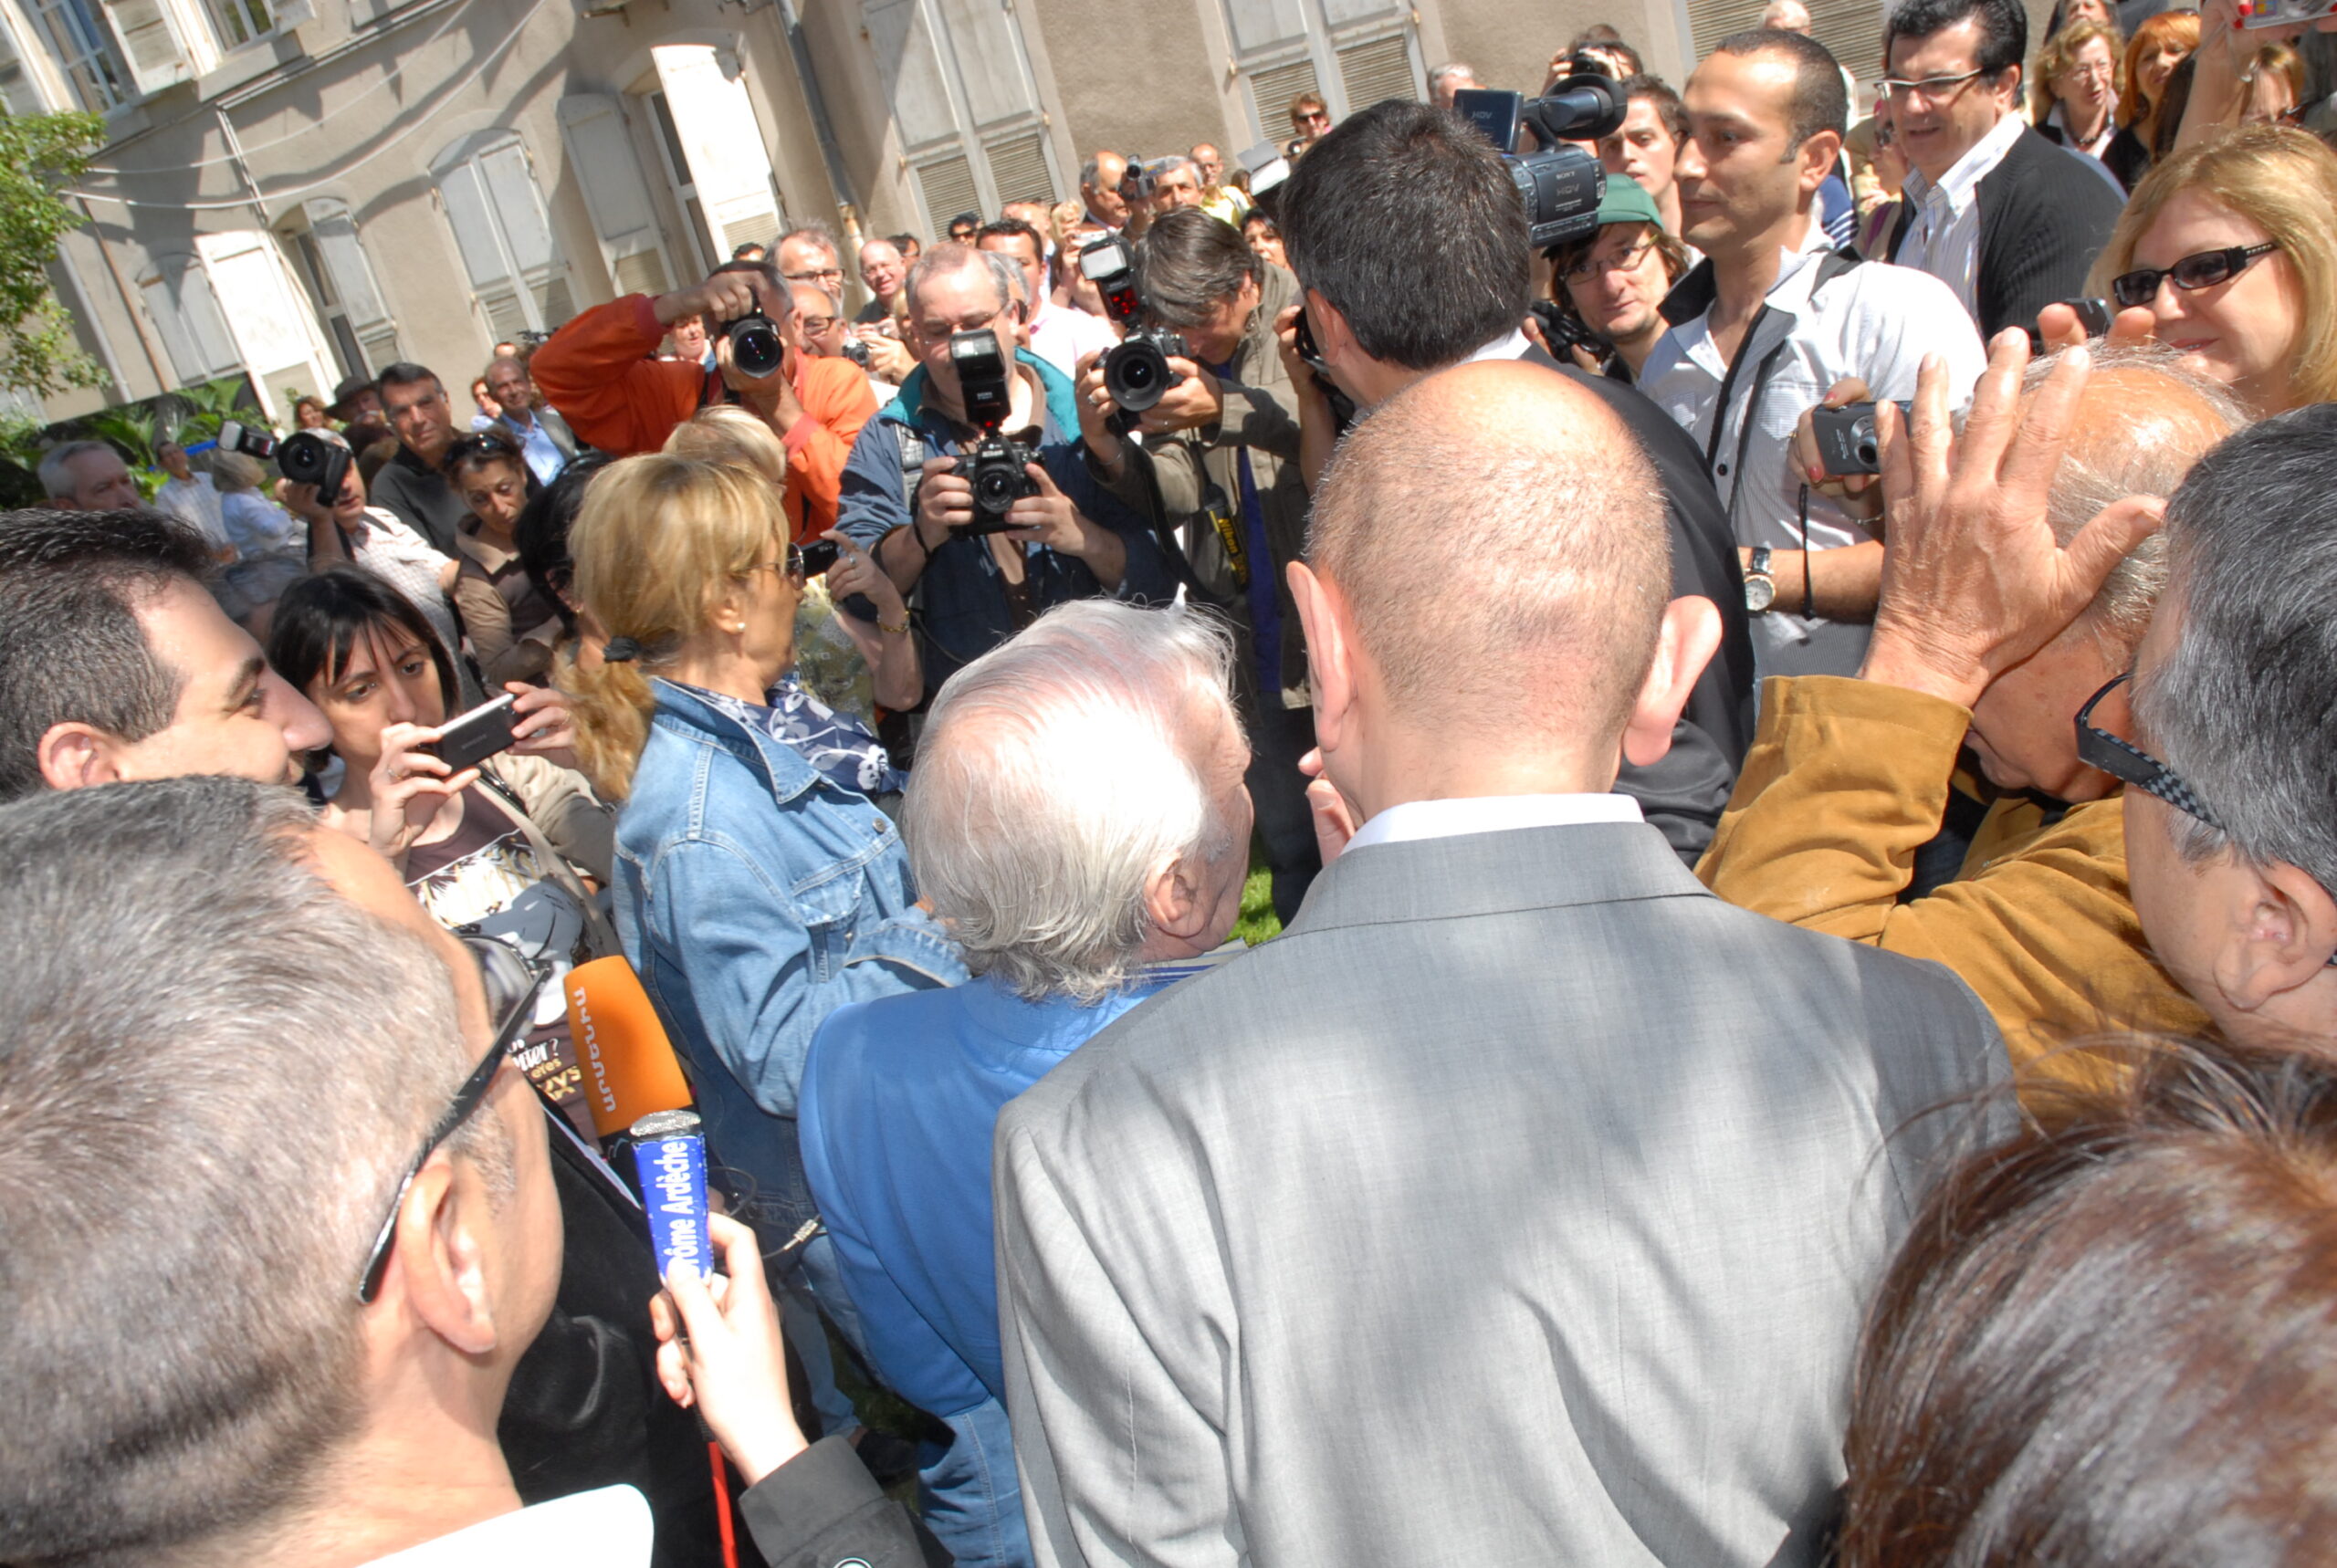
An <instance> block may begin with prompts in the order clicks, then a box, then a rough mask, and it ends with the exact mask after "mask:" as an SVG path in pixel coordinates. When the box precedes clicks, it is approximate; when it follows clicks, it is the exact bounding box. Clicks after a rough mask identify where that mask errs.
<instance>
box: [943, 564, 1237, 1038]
mask: <svg viewBox="0 0 2337 1568" xmlns="http://www.w3.org/2000/svg"><path fill="white" fill-rule="evenodd" d="M1232 674H1233V646H1232V639H1231V637H1230V636H1229V635H1228V634H1227V632H1226V631H1225V628H1224V627H1223V625H1222V624H1221V623H1220V622H1218V621H1216V620H1215V619H1214V618H1212V617H1211V616H1210V615H1209V614H1207V613H1206V612H1202V611H1199V610H1195V609H1192V608H1189V607H1187V606H1182V605H1175V606H1170V607H1168V608H1165V609H1159V610H1151V609H1139V608H1137V607H1135V606H1133V605H1127V604H1120V603H1116V602H1114V601H1110V600H1100V599H1087V600H1079V601H1074V602H1072V603H1069V604H1064V605H1059V606H1057V607H1056V608H1055V609H1053V610H1051V611H1049V612H1047V613H1046V614H1044V615H1043V616H1041V617H1040V618H1039V619H1038V620H1037V621H1035V622H1032V625H1031V627H1030V628H1029V630H1027V631H1025V632H1022V633H1021V634H1020V635H1018V636H1017V637H1015V638H1014V639H1013V640H1012V641H1011V642H1009V643H1004V644H1002V645H1001V646H1000V647H998V648H995V649H993V650H991V651H990V653H985V654H983V655H982V656H981V657H980V658H979V659H976V660H975V661H974V662H973V663H972V664H968V665H967V666H966V667H965V668H964V669H962V670H959V672H958V673H957V674H954V675H952V676H950V677H949V680H948V684H947V685H944V686H943V687H942V688H941V692H940V695H938V696H936V697H935V698H934V700H933V707H932V711H931V713H930V714H929V715H928V716H927V719H926V726H925V734H924V737H923V739H922V742H921V743H920V745H919V747H918V750H917V768H916V770H915V771H914V772H913V773H911V774H910V776H909V788H908V795H907V800H905V801H904V802H903V807H902V814H901V832H902V836H903V838H905V839H906V840H907V843H908V852H909V865H910V868H911V870H912V871H914V872H915V873H916V876H917V891H918V892H919V893H920V894H923V895H924V896H925V897H926V898H927V899H928V900H930V901H931V903H932V906H933V912H934V914H935V915H938V916H939V917H940V918H941V919H942V920H943V921H945V922H947V923H948V926H949V931H950V935H951V936H954V937H956V938H957V940H958V944H959V946H960V947H961V948H963V949H964V951H965V955H966V966H967V967H968V968H969V969H971V970H972V971H973V972H974V973H976V974H978V975H980V974H990V975H995V976H997V977H999V978H1000V979H1001V981H1003V982H1004V983H1005V984H1006V985H1007V986H1009V987H1011V988H1012V989H1013V990H1014V991H1016V992H1017V993H1019V994H1020V995H1022V996H1025V997H1029V998H1032V999H1037V998H1043V997H1048V996H1068V997H1071V998H1074V999H1075V1000H1078V1001H1081V1002H1091V1001H1094V1000H1095V999H1096V998H1099V997H1102V996H1104V995H1106V993H1108V992H1110V991H1112V990H1113V989H1114V988H1116V987H1118V986H1119V985H1120V984H1122V983H1123V982H1124V981H1125V980H1126V978H1127V973H1128V970H1129V968H1130V967H1132V966H1133V965H1134V964H1135V962H1136V959H1137V953H1138V952H1139V951H1140V950H1141V949H1142V948H1143V946H1144V943H1145V938H1146V936H1148V933H1149V930H1150V926H1149V923H1148V921H1147V919H1146V916H1145V908H1144V896H1145V887H1146V883H1147V882H1148V880H1149V879H1150V878H1151V876H1152V875H1153V873H1155V872H1156V871H1158V869H1159V868H1160V867H1161V866H1162V865H1163V864H1166V863H1170V862H1175V861H1177V860H1179V859H1183V860H1188V861H1193V862H1210V863H1216V862H1221V861H1222V860H1223V859H1224V857H1225V856H1227V855H1229V854H1236V853H1244V852H1247V850H1248V847H1249V846H1248V845H1247V844H1236V843H1234V842H1233V841H1232V835H1231V831H1230V825H1229V824H1227V823H1226V822H1224V821H1221V820H1219V818H1218V815H1217V813H1216V812H1215V810H1213V806H1212V800H1211V792H1210V772H1211V769H1212V753H1211V748H1212V747H1215V746H1216V745H1217V743H1218V741H1219V739H1220V737H1221V736H1223V735H1224V734H1226V733H1227V730H1226V727H1228V726H1231V727H1232V730H1231V732H1232V733H1234V734H1237V735H1238V734H1239V733H1240V722H1241V721H1240V720H1239V719H1238V718H1237V717H1236V716H1235V715H1234V709H1233V698H1232V691H1231V681H1232Z"/></svg>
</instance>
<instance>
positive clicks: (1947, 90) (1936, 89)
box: [1881, 70, 1988, 102]
mask: <svg viewBox="0 0 2337 1568" xmlns="http://www.w3.org/2000/svg"><path fill="white" fill-rule="evenodd" d="M1987 74H1988V73H1987V72H1986V71H1980V70H1970V71H1965V73H1964V74H1963V75H1961V76H1952V77H1923V78H1920V79H1918V80H1915V81H1908V80H1906V79H1904V78H1901V77H1884V78H1882V81H1881V88H1882V90H1883V91H1884V92H1886V93H1888V94H1889V95H1890V96H1892V98H1913V97H1914V96H1915V95H1916V94H1918V93H1921V94H1922V95H1923V97H1925V98H1927V99H1932V100H1933V101H1934V102H1936V101H1938V100H1940V99H1948V98H1953V97H1954V96H1955V92H1956V89H1959V88H1961V87H1962V86H1963V85H1964V84H1965V82H1967V81H1970V80H1972V79H1973V78H1975V77H1983V76H1986V75H1987Z"/></svg>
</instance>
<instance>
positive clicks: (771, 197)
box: [649, 44, 787, 261]
mask: <svg viewBox="0 0 2337 1568" xmlns="http://www.w3.org/2000/svg"><path fill="white" fill-rule="evenodd" d="M649 57H650V59H651V60H652V61H653V62H654V63H655V66H656V68H657V84H658V87H659V89H661V97H662V99H663V100H664V106H663V110H662V112H663V116H664V124H663V125H662V126H661V128H660V132H661V135H667V140H668V141H669V143H670V145H671V146H672V147H674V148H675V149H676V150H677V151H678V153H679V156H678V158H676V162H677V163H678V164H679V166H680V170H681V172H686V174H687V176H688V186H687V194H686V195H685V196H684V197H683V202H684V205H685V206H686V207H690V208H691V209H692V210H693V213H694V215H695V218H696V222H697V226H698V227H699V229H700V230H701V231H703V233H704V234H705V235H706V237H707V241H708V242H709V243H710V247H711V248H712V249H713V251H714V252H715V254H716V255H717V256H719V257H720V258H721V259H722V260H724V261H728V260H729V259H730V256H731V255H732V253H734V252H735V251H737V250H738V248H739V246H742V245H761V246H768V245H770V244H772V243H774V242H775V241H777V240H778V238H779V236H780V234H781V231H783V230H784V229H785V228H786V227H787V214H786V212H785V210H784V209H783V208H782V207H781V204H780V200H779V184H778V182H777V181H776V180H775V179H774V178H773V177H772V174H771V167H770V153H769V152H767V151H766V149H767V148H768V147H769V145H770V144H769V143H768V142H767V141H765V140H764V137H763V131H762V122H761V121H760V120H757V119H756V118H755V104H754V99H753V98H752V97H750V96H749V93H748V91H747V84H746V81H745V79H744V77H743V68H742V66H741V65H740V63H739V57H737V56H736V55H734V54H732V53H731V52H730V51H728V50H727V49H716V48H712V47H708V46H707V45H703V44H661V45H658V46H657V47H655V48H653V49H651V50H650V51H649ZM667 128H670V134H667ZM681 190H682V187H681V186H680V185H678V184H677V185H676V192H677V193H679V192H680V191H681Z"/></svg>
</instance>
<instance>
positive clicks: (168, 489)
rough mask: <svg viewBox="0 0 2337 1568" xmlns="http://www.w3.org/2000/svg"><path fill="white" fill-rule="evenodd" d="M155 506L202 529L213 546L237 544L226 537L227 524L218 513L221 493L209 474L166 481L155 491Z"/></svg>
mask: <svg viewBox="0 0 2337 1568" xmlns="http://www.w3.org/2000/svg"><path fill="white" fill-rule="evenodd" d="M154 504H155V505H156V506H158V507H162V510H164V511H166V512H168V513H170V514H171V516H173V517H176V518H178V519H179V521H181V522H183V523H189V524H192V525H193V526H194V527H195V528H198V529H200V530H202V533H203V537H204V538H206V539H209V540H210V541H211V542H212V543H213V544H214V545H225V544H232V543H233V542H234V541H233V540H232V539H230V538H228V537H227V524H226V521H225V518H224V517H222V516H221V515H220V511H219V494H218V492H217V491H216V490H215V489H214V488H213V487H212V484H211V476H210V475H208V474H197V475H196V476H194V478H192V479H168V480H165V481H163V483H162V488H161V489H159V490H157V491H155V492H154Z"/></svg>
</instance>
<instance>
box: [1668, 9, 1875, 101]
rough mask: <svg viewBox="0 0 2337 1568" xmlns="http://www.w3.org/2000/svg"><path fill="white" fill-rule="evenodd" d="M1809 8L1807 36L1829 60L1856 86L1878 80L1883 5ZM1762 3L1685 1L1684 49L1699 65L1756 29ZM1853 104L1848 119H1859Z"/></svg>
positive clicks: (1759, 20)
mask: <svg viewBox="0 0 2337 1568" xmlns="http://www.w3.org/2000/svg"><path fill="white" fill-rule="evenodd" d="M1805 3H1806V4H1807V5H1808V7H1809V36H1810V37H1813V38H1816V39H1817V40H1818V42H1819V43H1821V44H1823V45H1825V46H1826V47H1828V48H1829V49H1830V50H1832V51H1833V53H1834V57H1835V58H1836V59H1838V60H1839V61H1841V62H1842V64H1843V65H1845V66H1847V67H1849V68H1850V74H1851V75H1852V76H1854V77H1856V78H1859V79H1860V81H1864V82H1871V81H1874V80H1875V79H1876V78H1879V77H1881V75H1882V18H1883V13H1884V12H1885V11H1886V10H1887V9H1888V8H1889V7H1888V5H1887V4H1886V3H1885V0H1805ZM1763 5H1764V0H1688V28H1689V31H1690V32H1691V33H1692V35H1693V36H1692V37H1691V38H1690V40H1689V47H1690V49H1691V51H1692V53H1693V54H1694V55H1695V57H1697V58H1698V59H1702V58H1703V57H1704V56H1706V55H1709V54H1711V53H1712V52H1713V46H1714V45H1715V44H1718V43H1719V42H1720V41H1721V40H1722V39H1723V38H1725V37H1728V36H1729V35H1730V34H1731V33H1741V32H1743V31H1744V30H1745V28H1747V27H1757V26H1760V25H1761V12H1762V9H1763ZM1860 117H1861V116H1860V110H1859V108H1858V106H1857V105H1856V104H1853V105H1851V106H1850V118H1851V119H1852V120H1858V119H1860Z"/></svg>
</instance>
